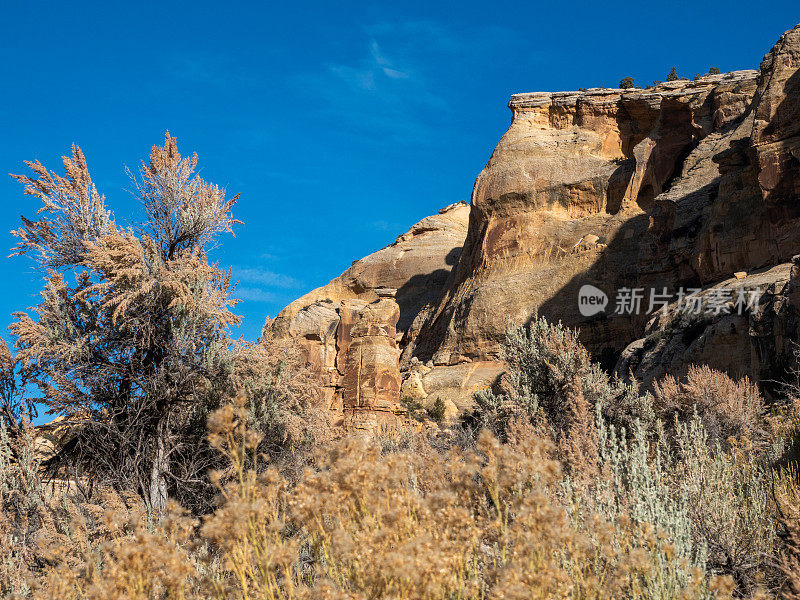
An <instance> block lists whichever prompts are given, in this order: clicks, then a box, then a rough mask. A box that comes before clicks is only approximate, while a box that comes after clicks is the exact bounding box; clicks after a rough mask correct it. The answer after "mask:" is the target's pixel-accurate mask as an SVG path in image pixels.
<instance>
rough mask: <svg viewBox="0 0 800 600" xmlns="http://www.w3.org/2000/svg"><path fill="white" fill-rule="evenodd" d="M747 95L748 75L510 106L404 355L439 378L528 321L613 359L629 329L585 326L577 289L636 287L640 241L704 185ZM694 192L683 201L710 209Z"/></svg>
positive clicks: (753, 78)
mask: <svg viewBox="0 0 800 600" xmlns="http://www.w3.org/2000/svg"><path fill="white" fill-rule="evenodd" d="M756 85H757V73H756V72H755V71H741V72H736V73H728V74H725V75H716V76H706V77H703V78H701V79H700V80H698V81H691V82H690V81H677V82H670V83H667V84H662V85H660V86H658V87H656V88H655V89H651V90H589V91H586V92H564V93H558V94H550V93H535V94H518V95H515V96H513V97H512V98H511V101H510V103H509V107H510V108H511V111H512V114H513V120H512V123H511V126H510V128H509V130H508V131H507V132H506V134H505V135H504V136H503V138H502V139H501V140H500V143H499V144H498V146H497V148H496V149H495V151H494V153H493V154H492V157H491V159H490V160H489V163H488V164H487V166H486V168H485V169H484V170H483V172H482V173H481V174H480V176H479V177H478V179H477V181H476V183H475V187H474V190H473V195H472V213H471V216H470V217H471V218H470V227H469V231H468V234H467V239H466V242H465V245H464V250H463V252H462V255H461V259H460V261H459V263H458V265H457V267H456V270H455V274H454V278H453V280H452V282H451V285H450V286H449V287H448V290H447V291H446V296H445V298H444V301H443V302H442V303H441V304H440V306H439V307H438V308H437V310H436V311H435V312H434V313H433V314H431V315H430V317H429V319H428V320H427V322H426V323H425V324H424V325H423V326H422V327H421V333H420V334H419V336H418V338H417V342H416V344H415V348H414V350H413V352H414V355H416V356H418V357H419V358H420V359H421V360H423V361H426V360H429V359H432V360H433V362H434V364H442V365H446V364H458V363H459V362H464V361H473V360H485V359H487V358H491V357H494V356H496V354H497V343H498V341H499V340H500V338H501V336H502V334H503V332H504V331H505V330H506V328H507V326H508V322H509V321H513V322H515V323H523V322H526V321H527V320H529V319H530V318H531V317H532V316H533V315H534V314H535V313H536V312H537V311H538V312H539V313H540V314H544V315H545V316H547V317H549V318H551V319H554V320H555V319H560V320H562V321H564V322H565V323H567V324H569V325H572V326H581V327H582V330H585V331H584V341H586V342H587V344H588V345H589V346H590V347H591V348H592V350H594V351H595V352H596V353H597V354H602V353H603V352H604V351H606V352H611V354H613V353H614V352H618V351H620V350H621V349H622V348H623V347H624V344H625V343H626V341H628V340H630V339H633V337H635V331H636V327H637V323H635V322H634V320H633V319H616V318H608V319H603V320H602V321H600V320H594V321H591V322H588V321H587V320H586V319H584V318H583V317H581V315H580V313H579V312H578V310H577V309H578V305H577V292H578V289H579V287H580V285H582V284H583V283H593V284H595V285H597V286H598V287H600V288H601V289H608V290H609V291H610V289H612V288H614V289H616V288H618V287H623V286H625V285H633V284H635V283H637V282H638V281H639V280H640V279H641V276H642V273H641V271H642V269H641V268H639V266H638V264H637V263H638V262H639V257H640V255H641V256H643V257H645V258H646V257H647V255H648V254H649V253H650V248H649V246H650V244H651V243H652V242H651V240H650V239H649V237H652V236H646V234H647V233H648V231H650V232H651V233H652V234H653V235H655V232H656V231H657V230H658V228H662V229H669V230H671V229H673V228H674V226H675V220H676V217H675V215H671V214H670V212H669V211H670V208H671V207H669V206H667V207H663V206H662V202H661V198H662V197H663V196H662V194H663V193H664V192H668V191H669V190H671V189H673V188H674V186H675V184H676V182H677V181H678V180H679V179H680V178H681V176H682V174H684V172H686V171H689V170H693V171H700V170H703V169H705V170H708V171H709V172H708V173H704V176H703V179H704V180H705V179H708V180H713V179H714V177H715V174H716V171H717V167H716V165H714V164H713V163H712V162H711V161H710V157H709V156H708V155H709V154H711V153H713V152H714V150H715V149H716V147H717V146H724V142H721V141H720V139H721V138H723V137H725V136H726V135H727V136H730V134H731V132H732V131H733V123H735V122H736V121H737V119H741V117H742V115H743V113H744V111H745V109H746V107H747V106H748V105H749V103H750V98H752V96H753V94H754V93H755V91H756ZM700 146H703V147H702V148H700ZM703 159H706V160H705V162H704V163H703V164H700V163H701V162H702V161H703ZM703 185H704V184H703V183H701V182H700V180H699V179H698V180H697V181H696V182H695V184H694V187H695V188H697V189H693V190H691V191H692V192H694V193H695V194H697V193H698V192H699V193H700V194H705V195H710V191H708V190H704V189H703ZM700 201H701V200H700V199H695V203H697V202H700ZM695 216H696V210H695ZM651 221H652V223H651ZM670 270H674V269H673V268H672V265H670ZM659 275H661V274H660V273H659ZM689 275H690V273H689V272H687V273H685V274H684V273H681V274H680V275H679V274H677V273H675V274H673V273H670V276H671V278H673V279H674V278H675V277H685V276H689ZM638 325H640V326H641V325H642V324H638Z"/></svg>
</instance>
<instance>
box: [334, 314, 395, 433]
mask: <svg viewBox="0 0 800 600" xmlns="http://www.w3.org/2000/svg"><path fill="white" fill-rule="evenodd" d="M339 316H340V321H339V330H338V333H337V340H338V343H339V356H340V357H341V360H342V363H343V364H342V367H341V372H342V394H341V395H342V409H343V412H344V418H345V423H346V424H347V425H348V426H349V427H350V428H351V429H355V430H364V431H367V432H375V431H376V430H379V429H381V428H383V427H387V426H388V427H391V426H392V425H393V424H394V422H395V421H396V420H395V419H394V418H393V417H395V416H396V415H400V414H403V412H404V409H403V407H402V406H401V405H400V403H399V400H400V362H399V359H400V350H399V348H398V347H397V321H398V319H399V318H400V308H399V306H398V305H397V303H396V302H395V301H394V300H392V299H388V298H385V299H380V300H377V301H375V302H373V303H371V304H366V305H365V304H364V302H363V301H360V300H346V301H344V302H343V303H342V305H341V308H340V311H339Z"/></svg>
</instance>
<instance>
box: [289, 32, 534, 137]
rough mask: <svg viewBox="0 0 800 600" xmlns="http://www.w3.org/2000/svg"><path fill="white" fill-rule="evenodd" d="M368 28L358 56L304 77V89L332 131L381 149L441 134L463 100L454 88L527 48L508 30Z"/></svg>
mask: <svg viewBox="0 0 800 600" xmlns="http://www.w3.org/2000/svg"><path fill="white" fill-rule="evenodd" d="M362 31H363V34H364V35H363V40H362V42H361V44H362V52H361V54H360V55H359V56H358V57H356V58H354V59H350V60H348V61H346V62H341V61H340V62H334V63H332V64H329V65H326V66H325V67H324V69H322V70H321V71H319V72H316V73H306V74H303V75H299V76H298V87H299V88H300V89H305V90H314V93H315V94H316V95H317V96H318V97H319V98H320V99H321V100H322V101H321V102H317V103H315V105H314V107H313V110H314V111H315V112H317V113H318V114H319V115H320V116H321V117H323V118H324V119H325V122H326V126H327V127H331V126H332V125H333V126H338V127H340V128H343V129H344V130H345V131H346V133H347V134H348V135H358V136H360V137H362V138H363V139H368V140H371V141H373V142H375V143H380V144H381V145H385V144H387V143H425V141H426V140H429V139H431V138H433V137H435V136H436V135H437V132H439V131H440V130H441V128H442V127H443V126H444V125H445V124H446V123H450V124H452V121H449V120H451V119H452V118H453V117H452V116H451V114H452V111H451V110H448V107H450V106H452V105H453V103H457V102H458V101H459V99H458V98H449V97H448V94H451V93H452V92H453V90H454V89H457V86H456V85H454V83H455V82H456V81H457V80H458V79H459V78H464V77H474V75H475V71H476V69H477V70H478V71H479V70H480V68H491V67H490V65H487V61H489V60H493V59H492V58H491V57H496V56H497V55H498V53H502V54H505V55H513V54H514V52H518V51H519V46H520V41H519V40H518V39H517V37H516V36H515V35H514V34H513V33H512V32H510V31H508V30H504V29H500V28H494V27H483V28H480V27H479V28H474V29H473V30H471V31H463V32H458V34H456V33H454V32H452V31H451V30H450V29H449V28H447V27H446V26H444V25H441V24H439V23H436V22H433V21H409V22H405V23H376V24H373V25H370V26H367V27H364V28H363V29H362ZM489 50H491V51H489ZM465 58H468V59H467V60H465Z"/></svg>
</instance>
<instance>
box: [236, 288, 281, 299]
mask: <svg viewBox="0 0 800 600" xmlns="http://www.w3.org/2000/svg"><path fill="white" fill-rule="evenodd" d="M233 296H234V297H235V298H238V299H239V300H247V301H249V302H271V303H275V302H278V300H279V298H278V296H276V295H275V294H273V293H272V292H268V291H267V290H262V289H261V288H257V287H237V288H236V290H235V291H234V293H233Z"/></svg>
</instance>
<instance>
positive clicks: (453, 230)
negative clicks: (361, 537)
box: [271, 203, 469, 428]
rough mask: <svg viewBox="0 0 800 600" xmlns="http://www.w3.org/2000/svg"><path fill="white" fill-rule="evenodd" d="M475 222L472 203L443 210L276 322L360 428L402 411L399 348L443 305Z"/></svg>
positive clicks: (332, 402)
mask: <svg viewBox="0 0 800 600" xmlns="http://www.w3.org/2000/svg"><path fill="white" fill-rule="evenodd" d="M468 220H469V206H468V205H467V204H465V203H457V204H453V205H450V206H448V207H445V208H443V209H442V210H440V211H439V213H438V214H436V215H433V216H430V217H426V218H424V219H422V221H420V222H419V223H417V224H416V225H414V226H413V227H412V228H411V229H410V230H409V231H408V232H406V233H404V234H403V235H401V236H399V237H398V238H397V239H396V240H395V242H394V243H393V244H391V245H389V246H387V247H386V248H383V249H382V250H379V251H377V252H375V253H374V254H370V255H369V256H367V257H365V258H363V259H361V260H359V261H356V262H354V263H353V264H352V266H351V267H350V268H349V269H347V270H346V271H345V272H344V273H342V275H340V276H339V277H337V278H336V279H334V280H333V281H331V282H330V283H328V284H327V285H325V286H323V287H321V288H318V289H316V290H313V291H312V292H309V293H308V294H306V295H305V296H303V297H301V298H299V299H298V300H295V301H294V302H292V304H290V305H289V306H287V307H286V308H285V309H283V310H282V311H281V312H280V314H279V315H278V316H277V317H276V318H275V320H274V321H273V322H272V325H271V327H272V330H273V332H274V333H275V334H276V335H277V336H279V337H291V338H294V339H296V340H297V341H298V343H299V344H300V346H301V349H302V351H303V353H304V355H305V357H306V359H307V360H308V362H309V363H310V364H311V366H312V368H313V369H314V370H315V371H317V372H318V373H320V376H321V377H322V381H323V385H324V388H325V392H326V400H327V402H328V404H329V406H330V407H331V408H332V409H334V410H336V411H338V412H340V413H341V414H342V415H343V418H344V416H346V417H347V418H346V419H345V420H347V421H348V422H350V421H352V422H353V423H354V424H355V425H356V426H357V427H358V428H368V427H371V426H373V425H375V424H376V420H375V419H371V418H370V417H369V415H370V414H372V413H376V414H377V413H387V414H388V413H396V412H399V411H401V409H400V405H399V399H400V375H399V354H400V350H399V346H398V343H399V341H400V340H401V339H402V338H403V336H404V334H406V333H407V332H408V331H409V330H410V329H411V325H412V322H413V321H414V319H415V318H416V317H417V315H418V314H419V313H420V311H421V310H422V309H423V308H424V307H425V306H427V305H433V304H435V303H436V302H437V301H438V300H439V297H440V296H441V293H442V290H443V289H444V286H445V284H446V282H447V278H448V277H449V275H450V270H451V269H452V266H453V265H454V264H455V262H456V261H457V260H458V256H459V253H460V252H461V246H462V244H463V243H464V237H465V235H466V231H467V223H468ZM390 305H391V307H393V308H390ZM382 416H385V414H384V415H382ZM382 420H383V421H385V419H377V421H382Z"/></svg>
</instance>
